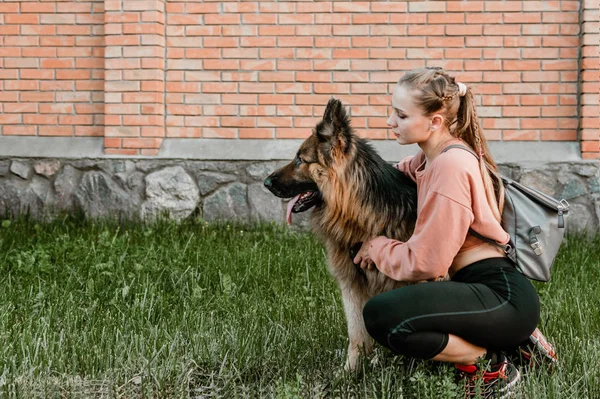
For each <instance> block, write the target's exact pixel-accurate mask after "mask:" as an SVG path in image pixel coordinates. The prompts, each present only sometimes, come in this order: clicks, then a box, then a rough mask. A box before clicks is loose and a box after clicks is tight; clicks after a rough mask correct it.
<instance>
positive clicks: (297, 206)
mask: <svg viewBox="0 0 600 399" xmlns="http://www.w3.org/2000/svg"><path fill="white" fill-rule="evenodd" d="M320 200H321V194H320V193H319V192H318V191H307V192H305V193H302V194H298V195H296V196H295V197H294V198H292V199H291V200H290V202H289V203H288V206H287V213H286V220H287V224H292V213H300V212H304V211H307V210H309V209H310V208H312V207H313V206H315V205H316V204H317V203H318V202H319V201H320Z"/></svg>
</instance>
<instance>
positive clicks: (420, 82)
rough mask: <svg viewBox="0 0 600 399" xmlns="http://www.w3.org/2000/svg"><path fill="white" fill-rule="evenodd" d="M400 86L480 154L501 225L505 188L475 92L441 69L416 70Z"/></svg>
mask: <svg viewBox="0 0 600 399" xmlns="http://www.w3.org/2000/svg"><path fill="white" fill-rule="evenodd" d="M398 85H402V86H406V87H407V88H409V89H412V90H414V91H415V93H416V94H415V96H414V100H415V103H416V104H417V105H418V106H419V107H420V108H421V109H422V110H423V113H424V115H425V116H430V115H433V114H435V113H439V114H441V115H443V116H444V122H445V124H446V126H447V127H448V130H449V131H450V133H451V134H452V135H453V136H454V137H456V138H459V139H461V140H462V141H463V142H464V143H466V144H467V145H468V146H469V147H471V149H473V151H475V152H476V153H477V154H479V168H480V170H481V176H482V177H483V185H484V187H485V192H486V197H487V201H488V203H489V204H490V207H491V208H492V212H493V213H494V217H495V218H496V220H498V222H500V221H501V218H502V210H503V208H504V185H503V184H502V179H501V177H500V175H499V173H498V166H497V165H496V163H495V162H494V160H493V158H492V156H491V153H490V151H489V149H488V147H487V142H486V140H485V136H484V135H483V130H482V129H481V125H480V124H479V120H478V118H477V109H476V105H475V98H474V97H473V93H472V92H471V90H470V89H468V88H466V87H465V86H464V85H463V84H462V83H459V82H457V81H456V79H455V78H454V77H452V76H450V75H448V74H447V73H446V71H444V70H443V69H442V68H439V67H424V68H418V69H415V70H412V71H410V72H408V73H406V74H405V75H404V76H403V77H402V78H401V79H400V80H399V81H398Z"/></svg>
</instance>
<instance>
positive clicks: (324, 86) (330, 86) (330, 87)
mask: <svg viewBox="0 0 600 399" xmlns="http://www.w3.org/2000/svg"><path fill="white" fill-rule="evenodd" d="M314 86H315V93H317V94H326V93H331V94H340V93H350V85H349V84H348V83H315V84H314Z"/></svg>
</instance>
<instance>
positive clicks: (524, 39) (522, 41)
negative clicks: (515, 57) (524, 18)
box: [503, 36, 542, 47]
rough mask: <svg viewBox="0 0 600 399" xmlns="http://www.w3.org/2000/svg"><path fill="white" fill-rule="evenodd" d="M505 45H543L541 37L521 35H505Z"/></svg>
mask: <svg viewBox="0 0 600 399" xmlns="http://www.w3.org/2000/svg"><path fill="white" fill-rule="evenodd" d="M503 39H504V46H505V47H540V46H541V45H542V38H541V37H531V36H521V37H504V38H503Z"/></svg>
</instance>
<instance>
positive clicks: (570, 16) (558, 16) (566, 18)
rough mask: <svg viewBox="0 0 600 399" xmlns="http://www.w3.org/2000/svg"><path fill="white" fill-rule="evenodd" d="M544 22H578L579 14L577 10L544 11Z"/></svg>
mask: <svg viewBox="0 0 600 399" xmlns="http://www.w3.org/2000/svg"><path fill="white" fill-rule="evenodd" d="M542 22H543V23H548V24H553V23H554V24H577V23H579V14H578V13H576V12H544V13H542Z"/></svg>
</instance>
